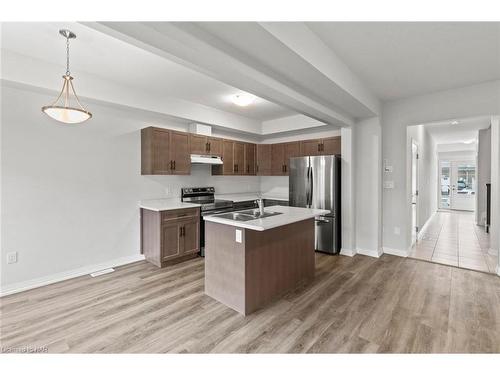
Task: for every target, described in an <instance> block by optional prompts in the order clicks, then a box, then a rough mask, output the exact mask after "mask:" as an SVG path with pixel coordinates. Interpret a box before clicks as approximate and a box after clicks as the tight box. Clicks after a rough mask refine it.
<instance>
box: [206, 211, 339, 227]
mask: <svg viewBox="0 0 500 375" xmlns="http://www.w3.org/2000/svg"><path fill="white" fill-rule="evenodd" d="M264 211H266V212H281V213H282V214H281V215H275V216H269V217H265V218H263V219H255V220H249V221H236V220H230V219H223V218H220V217H217V215H213V216H205V217H204V219H205V221H211V222H214V223H219V224H226V225H231V226H233V227H239V228H246V229H251V230H257V231H264V230H267V229H271V228H276V227H281V226H283V225H288V224H291V223H296V222H298V221H302V220H307V219H312V218H313V217H316V216H319V215H324V214H327V213H329V212H330V211H328V210H318V209H311V208H300V207H287V206H271V207H266V208H265V209H264Z"/></svg>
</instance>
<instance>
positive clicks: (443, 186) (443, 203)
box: [439, 160, 451, 209]
mask: <svg viewBox="0 0 500 375" xmlns="http://www.w3.org/2000/svg"><path fill="white" fill-rule="evenodd" d="M439 208H445V209H450V208H451V163H450V161H449V160H440V161H439Z"/></svg>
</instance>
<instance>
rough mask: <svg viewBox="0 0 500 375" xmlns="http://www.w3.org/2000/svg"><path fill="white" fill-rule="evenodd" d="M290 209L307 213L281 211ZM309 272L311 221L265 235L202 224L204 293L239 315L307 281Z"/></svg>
mask: <svg viewBox="0 0 500 375" xmlns="http://www.w3.org/2000/svg"><path fill="white" fill-rule="evenodd" d="M274 210H277V209H276V208H274ZM292 210H307V209H301V208H296V207H294V208H291V209H289V208H288V207H284V208H282V210H281V211H282V212H288V211H292ZM285 215H286V213H284V214H282V216H281V220H286V219H287V216H285ZM313 215H314V213H312V214H311V215H310V216H313ZM276 218H279V216H274V219H272V220H276ZM214 220H217V219H214ZM266 220H267V219H266V218H264V219H261V220H260V222H261V223H265V222H266ZM278 220H280V219H278ZM235 225H241V222H240V223H235ZM243 225H244V224H243ZM263 225H265V224H263ZM314 269H315V267H314V217H308V218H306V219H304V220H300V221H297V222H291V223H288V222H284V223H283V224H282V225H280V226H277V227H273V228H269V229H264V230H252V229H249V228H243V227H235V226H234V225H232V224H231V223H228V224H225V223H222V222H221V223H219V222H214V221H212V220H211V219H210V220H209V219H207V220H206V221H205V294H207V295H208V296H210V297H212V298H214V299H216V300H218V301H219V302H222V303H223V304H225V305H226V306H229V307H230V308H232V309H234V310H236V311H238V312H239V313H241V314H243V315H248V314H251V313H252V312H254V311H256V310H258V309H260V308H262V307H264V306H266V305H267V304H269V303H271V302H272V301H273V300H276V299H277V298H279V297H281V296H283V295H284V294H285V293H287V292H288V291H290V290H293V289H294V288H296V287H297V286H299V285H304V284H305V283H308V282H310V281H311V280H312V279H313V278H314Z"/></svg>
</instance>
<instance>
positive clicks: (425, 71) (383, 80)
mask: <svg viewBox="0 0 500 375" xmlns="http://www.w3.org/2000/svg"><path fill="white" fill-rule="evenodd" d="M307 25H308V27H309V28H310V29H311V30H312V31H313V32H315V33H316V34H317V35H318V36H319V37H320V38H321V39H322V40H323V41H324V42H325V43H326V44H327V45H328V46H329V47H330V48H331V49H332V50H333V51H334V52H335V53H336V54H337V55H338V56H339V58H341V59H342V60H343V61H344V62H345V63H346V64H347V65H348V66H349V67H350V68H351V70H352V71H353V72H354V73H355V74H356V75H358V77H359V78H360V79H361V80H362V81H363V82H364V83H365V84H366V85H367V87H368V88H369V89H371V90H372V92H373V93H374V94H375V95H377V96H378V97H379V98H380V99H382V100H393V99H398V98H404V97H409V96H413V95H419V94H425V93H430V92H435V91H440V90H446V89H451V88H456V87H462V86H468V85H471V84H475V83H480V82H485V81H490V80H495V79H500V22H491V23H478V22H453V23H445V22H317V23H307Z"/></svg>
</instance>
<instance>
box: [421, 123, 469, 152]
mask: <svg viewBox="0 0 500 375" xmlns="http://www.w3.org/2000/svg"><path fill="white" fill-rule="evenodd" d="M431 126H432V125H431ZM476 149H477V147H476V143H470V144H466V143H439V144H438V145H437V152H454V151H476Z"/></svg>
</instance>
